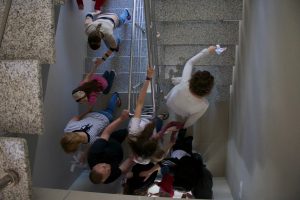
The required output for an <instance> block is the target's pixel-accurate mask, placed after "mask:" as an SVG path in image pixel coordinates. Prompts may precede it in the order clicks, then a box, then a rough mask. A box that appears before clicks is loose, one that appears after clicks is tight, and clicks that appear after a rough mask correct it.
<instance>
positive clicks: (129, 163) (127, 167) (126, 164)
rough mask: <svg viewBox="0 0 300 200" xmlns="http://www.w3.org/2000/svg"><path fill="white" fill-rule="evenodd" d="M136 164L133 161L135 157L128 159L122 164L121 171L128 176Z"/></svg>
mask: <svg viewBox="0 0 300 200" xmlns="http://www.w3.org/2000/svg"><path fill="white" fill-rule="evenodd" d="M134 164H135V162H134V161H133V156H130V157H129V158H127V159H126V160H125V161H124V162H122V164H121V165H120V166H119V168H120V170H121V171H122V173H123V174H126V173H128V172H129V170H130V169H131V167H132V166H133V165H134Z"/></svg>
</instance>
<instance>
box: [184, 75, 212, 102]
mask: <svg viewBox="0 0 300 200" xmlns="http://www.w3.org/2000/svg"><path fill="white" fill-rule="evenodd" d="M213 86H214V77H213V76H212V75H211V74H210V73H209V72H208V71H200V70H199V71H197V72H195V73H194V74H193V75H192V78H191V80H190V84H189V88H190V91H191V92H192V93H193V94H195V95H197V96H200V97H202V96H205V95H208V94H209V93H210V91H211V89H212V88H213Z"/></svg>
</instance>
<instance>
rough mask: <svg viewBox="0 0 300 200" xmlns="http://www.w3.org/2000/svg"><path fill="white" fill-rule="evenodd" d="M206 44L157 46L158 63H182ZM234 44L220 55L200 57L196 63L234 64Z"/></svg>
mask: <svg viewBox="0 0 300 200" xmlns="http://www.w3.org/2000/svg"><path fill="white" fill-rule="evenodd" d="M207 47H208V45H206V46H202V45H189V46H188V45H165V46H159V48H158V58H159V59H158V63H159V65H184V64H185V63H186V61H187V60H188V59H189V58H191V57H192V56H194V55H195V54H197V53H198V52H199V51H201V50H202V49H204V48H207ZM234 57H235V46H234V45H230V46H227V50H226V51H225V52H224V53H223V54H222V55H211V56H207V57H205V58H203V59H201V60H200V61H199V62H198V63H197V65H231V66H232V65H234V62H235V58H234Z"/></svg>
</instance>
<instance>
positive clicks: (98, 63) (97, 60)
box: [94, 58, 103, 65]
mask: <svg viewBox="0 0 300 200" xmlns="http://www.w3.org/2000/svg"><path fill="white" fill-rule="evenodd" d="M102 62H103V60H102V59H101V58H96V60H95V62H94V63H95V65H101V64H102Z"/></svg>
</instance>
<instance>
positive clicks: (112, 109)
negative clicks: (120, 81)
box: [99, 93, 119, 122]
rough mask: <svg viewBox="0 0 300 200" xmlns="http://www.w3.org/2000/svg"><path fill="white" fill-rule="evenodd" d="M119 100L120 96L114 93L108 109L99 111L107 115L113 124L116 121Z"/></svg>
mask: <svg viewBox="0 0 300 200" xmlns="http://www.w3.org/2000/svg"><path fill="white" fill-rule="evenodd" d="M118 99H119V94H118V93H114V94H113V95H112V96H111V98H110V100H109V102H108V105H107V108H106V109H104V110H101V111H99V113H101V114H102V115H105V116H106V117H107V118H108V120H109V122H112V121H113V119H114V116H113V114H114V112H115V110H116V106H117V102H118Z"/></svg>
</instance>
